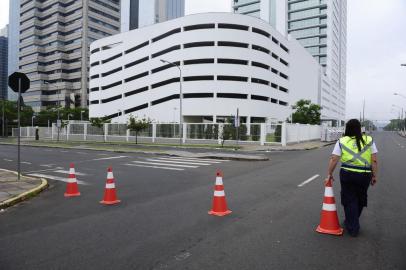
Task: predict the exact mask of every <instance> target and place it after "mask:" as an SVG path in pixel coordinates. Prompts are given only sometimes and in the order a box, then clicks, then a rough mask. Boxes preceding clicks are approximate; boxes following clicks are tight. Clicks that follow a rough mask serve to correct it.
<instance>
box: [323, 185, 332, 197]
mask: <svg viewBox="0 0 406 270" xmlns="http://www.w3.org/2000/svg"><path fill="white" fill-rule="evenodd" d="M324 197H334V192H333V188H332V187H326V189H325V190H324Z"/></svg>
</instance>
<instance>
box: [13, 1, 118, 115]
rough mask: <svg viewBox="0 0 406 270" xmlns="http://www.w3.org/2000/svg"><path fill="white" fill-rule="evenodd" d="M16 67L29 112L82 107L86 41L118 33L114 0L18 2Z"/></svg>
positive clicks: (116, 10)
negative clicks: (25, 85) (24, 79)
mask: <svg viewBox="0 0 406 270" xmlns="http://www.w3.org/2000/svg"><path fill="white" fill-rule="evenodd" d="M19 8H20V11H19V14H20V19H19V23H20V26H19V27H20V29H19V30H20V35H19V69H20V70H21V71H22V72H24V73H25V74H27V76H28V77H29V78H30V80H31V88H30V90H29V91H28V92H27V93H26V94H24V100H25V103H26V104H27V105H30V106H32V107H33V109H34V111H39V110H41V109H45V108H46V107H47V106H57V105H61V106H70V107H74V106H76V107H77V106H82V107H86V106H87V100H88V98H87V92H88V90H87V89H88V68H89V65H88V58H89V45H90V43H92V42H94V41H95V40H97V39H100V38H102V37H106V36H110V35H113V34H116V33H119V30H120V2H119V0H80V1H70V2H68V1H63V0H58V1H37V0H34V1H32V0H21V1H20V7H19Z"/></svg>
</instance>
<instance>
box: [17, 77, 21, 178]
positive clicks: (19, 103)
mask: <svg viewBox="0 0 406 270" xmlns="http://www.w3.org/2000/svg"><path fill="white" fill-rule="evenodd" d="M20 111H21V79H19V80H18V101H17V117H18V154H17V155H18V158H17V162H18V165H17V167H18V180H20V177H21V163H20V136H21V122H20Z"/></svg>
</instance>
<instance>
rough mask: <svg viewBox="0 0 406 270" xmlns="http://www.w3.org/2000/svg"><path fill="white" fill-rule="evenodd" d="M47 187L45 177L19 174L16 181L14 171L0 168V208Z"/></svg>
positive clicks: (24, 198)
mask: <svg viewBox="0 0 406 270" xmlns="http://www.w3.org/2000/svg"><path fill="white" fill-rule="evenodd" d="M47 187H48V182H47V181H46V180H45V179H41V178H35V177H26V176H21V179H20V181H18V179H17V173H16V172H13V171H9V170H4V169H0V209H4V208H7V207H9V206H12V205H14V204H16V203H18V202H21V201H23V200H26V199H28V198H30V197H32V196H34V195H36V194H38V193H39V192H41V191H42V190H44V189H45V188H47Z"/></svg>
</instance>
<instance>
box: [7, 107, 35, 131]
mask: <svg viewBox="0 0 406 270" xmlns="http://www.w3.org/2000/svg"><path fill="white" fill-rule="evenodd" d="M3 104H4V124H5V129H6V130H7V131H8V130H10V129H9V127H8V126H9V125H11V127H17V118H18V114H17V102H16V101H9V100H5V101H4V103H3V101H1V102H0V123H1V121H2V116H3ZM33 115H34V111H33V110H32V108H31V107H30V106H26V105H22V106H21V114H20V121H21V126H31V117H32V116H33ZM1 128H2V125H0V129H1Z"/></svg>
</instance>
